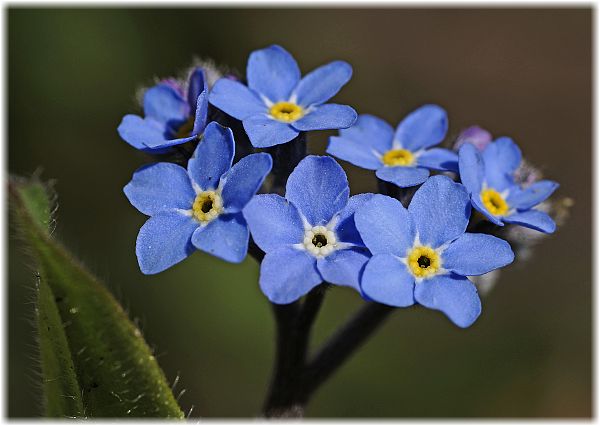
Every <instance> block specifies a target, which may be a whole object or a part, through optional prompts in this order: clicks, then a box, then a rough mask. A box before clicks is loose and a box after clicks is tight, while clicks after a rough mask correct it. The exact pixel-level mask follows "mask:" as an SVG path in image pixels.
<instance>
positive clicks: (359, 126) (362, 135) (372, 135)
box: [340, 114, 394, 154]
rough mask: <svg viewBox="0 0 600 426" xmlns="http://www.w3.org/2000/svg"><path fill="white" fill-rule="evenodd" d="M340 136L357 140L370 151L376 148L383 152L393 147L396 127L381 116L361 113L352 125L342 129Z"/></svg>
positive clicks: (378, 151)
mask: <svg viewBox="0 0 600 426" xmlns="http://www.w3.org/2000/svg"><path fill="white" fill-rule="evenodd" d="M340 137H342V138H344V139H351V140H353V141H354V142H357V143H358V144H359V145H358V146H362V147H364V149H365V150H366V149H367V148H368V151H369V152H372V151H373V150H375V151H377V153H378V154H383V153H385V152H386V151H389V150H390V149H392V141H393V140H394V129H393V128H392V126H390V125H389V124H388V123H387V122H386V121H384V120H382V119H381V118H378V117H375V116H374V115H369V114H361V115H359V116H358V119H357V120H356V123H354V125H353V126H352V127H349V128H347V129H342V130H340Z"/></svg>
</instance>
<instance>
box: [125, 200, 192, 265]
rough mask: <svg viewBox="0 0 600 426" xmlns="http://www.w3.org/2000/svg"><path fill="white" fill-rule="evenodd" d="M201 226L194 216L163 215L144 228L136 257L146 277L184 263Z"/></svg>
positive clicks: (153, 219)
mask: <svg viewBox="0 0 600 426" xmlns="http://www.w3.org/2000/svg"><path fill="white" fill-rule="evenodd" d="M198 226H199V224H198V222H196V221H195V220H194V219H192V217H191V216H186V215H184V214H182V213H180V212H178V211H163V212H160V213H157V214H156V215H154V216H152V217H151V218H150V219H148V220H147V221H146V223H144V225H143V226H142V227H141V229H140V232H139V234H138V237H137V241H136V246H135V253H136V255H137V258H138V263H139V265H140V270H141V271H142V272H143V273H144V274H157V273H159V272H162V271H164V270H165V269H168V268H170V267H171V266H173V265H175V264H176V263H179V262H181V261H182V260H183V259H185V258H186V257H188V256H189V255H190V254H191V253H192V252H193V251H194V246H193V245H192V243H191V238H192V234H193V233H194V231H195V230H196V228H197V227H198Z"/></svg>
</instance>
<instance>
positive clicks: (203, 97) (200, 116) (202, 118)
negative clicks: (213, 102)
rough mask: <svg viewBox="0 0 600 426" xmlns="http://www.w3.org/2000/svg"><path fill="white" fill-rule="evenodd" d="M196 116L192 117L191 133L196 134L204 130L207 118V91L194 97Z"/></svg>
mask: <svg viewBox="0 0 600 426" xmlns="http://www.w3.org/2000/svg"><path fill="white" fill-rule="evenodd" d="M196 105H197V108H196V109H195V110H194V111H196V117H194V128H193V130H192V135H194V136H196V135H199V134H201V133H202V132H204V129H205V128H206V121H207V120H208V92H202V93H201V94H200V95H198V98H197V99H196Z"/></svg>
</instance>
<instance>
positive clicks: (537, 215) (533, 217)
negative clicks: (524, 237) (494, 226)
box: [503, 210, 556, 234]
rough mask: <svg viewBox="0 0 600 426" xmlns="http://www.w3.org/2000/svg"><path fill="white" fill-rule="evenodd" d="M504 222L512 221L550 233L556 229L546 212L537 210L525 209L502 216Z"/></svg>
mask: <svg viewBox="0 0 600 426" xmlns="http://www.w3.org/2000/svg"><path fill="white" fill-rule="evenodd" d="M503 219H504V222H506V223H514V224H515V225H521V226H524V227H526V228H531V229H535V230H536V231H540V232H544V233H546V234H551V233H553V232H554V231H555V230H556V223H555V222H554V221H553V220H552V218H551V217H550V216H548V214H547V213H544V212H542V211H539V210H527V211H524V212H518V213H514V214H511V215H510V216H507V217H504V218H503Z"/></svg>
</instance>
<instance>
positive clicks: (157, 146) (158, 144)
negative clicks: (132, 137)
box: [146, 135, 197, 153]
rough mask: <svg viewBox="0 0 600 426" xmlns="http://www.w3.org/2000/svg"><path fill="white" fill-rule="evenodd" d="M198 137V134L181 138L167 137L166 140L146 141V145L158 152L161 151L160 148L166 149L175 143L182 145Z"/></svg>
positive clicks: (152, 150) (153, 151)
mask: <svg viewBox="0 0 600 426" xmlns="http://www.w3.org/2000/svg"><path fill="white" fill-rule="evenodd" d="M196 137H197V136H196V135H193V136H188V137H185V138H179V139H165V140H164V141H149V142H146V146H147V147H148V148H150V149H151V151H150V152H152V153H156V152H159V151H158V150H163V151H164V150H165V148H169V147H172V146H175V145H181V144H183V143H186V142H191V141H193V140H194V139H196Z"/></svg>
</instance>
